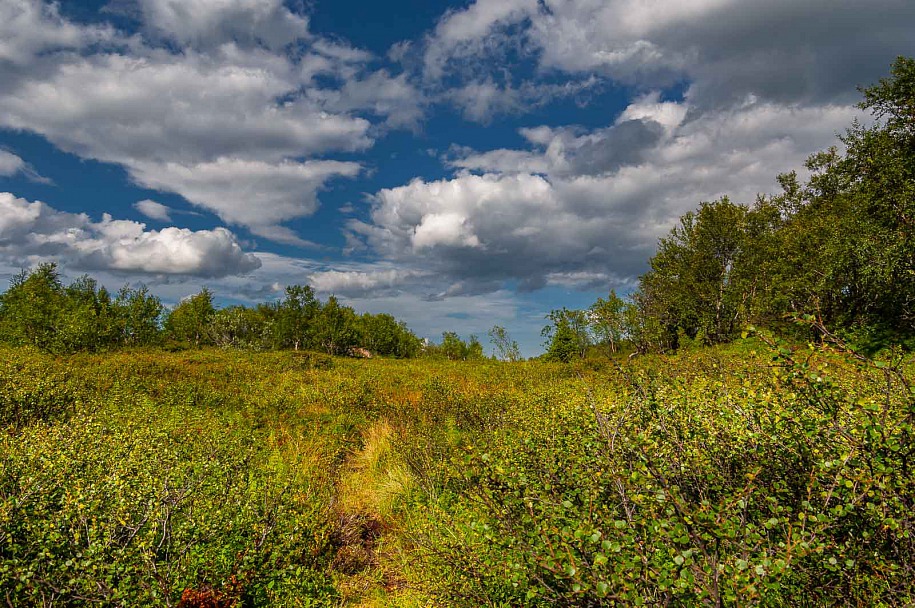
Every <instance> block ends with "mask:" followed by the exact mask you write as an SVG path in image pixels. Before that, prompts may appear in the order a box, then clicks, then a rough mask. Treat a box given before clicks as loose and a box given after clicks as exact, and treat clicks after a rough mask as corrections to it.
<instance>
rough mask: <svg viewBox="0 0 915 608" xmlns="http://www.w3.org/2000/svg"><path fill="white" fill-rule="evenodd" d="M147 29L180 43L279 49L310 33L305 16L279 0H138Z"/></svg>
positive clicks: (305, 37)
mask: <svg viewBox="0 0 915 608" xmlns="http://www.w3.org/2000/svg"><path fill="white" fill-rule="evenodd" d="M137 5H138V9H139V11H140V13H141V15H142V17H143V23H144V25H145V27H146V30H147V31H148V32H150V33H151V34H153V35H157V36H161V37H163V38H166V39H168V40H171V41H173V42H176V43H178V44H180V45H193V46H212V45H219V44H222V43H224V42H225V41H227V40H231V41H233V42H236V43H239V44H256V45H262V46H265V47H267V48H273V49H279V48H282V47H283V46H285V45H287V44H289V43H291V42H294V41H296V40H299V39H307V38H309V37H310V35H309V32H308V19H307V18H305V17H304V16H301V15H297V14H295V13H293V12H291V11H290V10H289V9H287V8H286V7H285V6H284V5H283V2H282V0H137Z"/></svg>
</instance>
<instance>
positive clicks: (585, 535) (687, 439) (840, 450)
mask: <svg viewBox="0 0 915 608" xmlns="http://www.w3.org/2000/svg"><path fill="white" fill-rule="evenodd" d="M773 348H774V349H775V350H774V353H775V359H774V361H773V363H774V366H773V365H772V364H767V363H766V361H765V360H760V361H758V363H756V364H755V365H753V364H751V365H749V366H748V365H745V364H743V363H741V362H740V361H739V360H738V359H736V358H734V357H733V356H729V357H727V358H724V357H721V356H717V355H715V354H714V353H699V354H697V355H688V356H687V355H684V356H683V357H688V358H681V359H663V360H656V361H651V362H646V365H645V366H642V367H639V368H630V369H621V370H619V373H618V374H616V375H614V376H612V377H611V378H608V379H607V380H600V379H598V378H593V379H591V381H590V382H588V383H587V384H584V383H581V382H563V383H561V384H559V385H555V384H554V385H552V386H540V387H538V388H537V389H535V391H534V392H533V393H532V394H530V396H529V397H528V399H526V400H525V401H524V402H522V403H516V404H514V405H513V407H512V408H511V409H510V410H509V412H510V415H509V418H508V420H507V421H506V423H505V424H504V425H501V426H500V427H498V428H496V429H495V430H494V431H493V432H492V433H489V434H485V435H483V436H481V437H477V438H475V439H474V441H473V444H472V445H469V446H467V447H466V448H465V450H464V453H463V455H461V456H457V457H456V458H455V459H454V460H453V461H452V463H451V464H450V465H449V467H448V470H449V471H450V472H451V473H450V474H451V477H450V478H446V481H445V482H443V484H442V488H444V489H440V490H439V493H438V494H437V495H436V494H430V495H429V496H427V497H424V499H423V502H422V503H421V504H422V513H425V517H417V518H416V520H414V527H413V528H412V532H411V533H412V534H413V535H414V536H413V542H414V543H415V544H416V546H417V547H419V550H420V551H421V552H423V555H424V556H425V558H426V559H427V560H428V562H427V564H426V566H425V567H426V572H425V575H424V580H425V581H426V585H428V588H429V590H430V591H431V592H432V593H434V594H436V595H439V596H440V597H441V598H442V599H443V601H444V602H445V603H446V604H448V605H466V606H475V605H544V606H548V605H549V606H552V605H582V606H594V605H619V604H623V605H646V604H660V605H682V606H696V605H711V606H719V605H793V604H794V602H795V600H796V599H797V598H799V597H803V598H806V599H808V600H809V601H810V602H812V603H814V604H816V605H839V604H843V605H844V604H846V603H851V604H862V605H906V604H908V603H911V602H912V601H913V600H915V586H913V580H915V579H913V578H912V571H911V567H912V566H911V564H912V563H913V562H912V558H913V557H915V539H913V537H912V534H911V526H912V524H913V523H915V522H913V519H912V518H913V516H912V513H913V511H912V510H911V508H912V506H913V497H915V473H913V471H912V470H911V467H908V466H907V465H906V462H907V459H908V458H909V457H910V455H911V451H912V447H911V444H910V440H911V435H912V432H913V426H912V423H913V416H915V393H913V392H912V391H911V389H910V388H909V387H908V382H909V381H908V380H907V379H906V378H905V377H903V376H901V375H894V374H890V375H889V376H887V375H884V373H883V370H885V369H886V368H885V367H884V368H878V367H875V366H873V365H870V364H866V363H865V364H859V363H857V362H853V361H849V360H846V359H844V358H843V357H841V356H840V357H835V356H832V355H830V354H828V353H825V352H822V351H818V350H811V351H810V352H809V353H807V355H806V356H804V355H803V354H802V353H792V352H791V351H790V350H788V349H786V348H785V347H784V346H781V345H774V346H773ZM557 429H562V432H557Z"/></svg>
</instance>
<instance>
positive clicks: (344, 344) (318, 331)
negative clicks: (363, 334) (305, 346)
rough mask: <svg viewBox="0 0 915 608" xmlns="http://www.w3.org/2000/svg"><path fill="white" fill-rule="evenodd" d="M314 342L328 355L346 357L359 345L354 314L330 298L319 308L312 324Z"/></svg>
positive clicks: (335, 299)
mask: <svg viewBox="0 0 915 608" xmlns="http://www.w3.org/2000/svg"><path fill="white" fill-rule="evenodd" d="M314 332H315V342H316V344H317V345H318V347H319V348H321V349H322V350H323V351H324V352H326V353H328V354H330V355H346V354H349V352H350V349H352V348H353V347H355V346H358V345H359V334H358V332H357V328H356V313H355V312H353V309H352V308H350V307H348V306H342V305H341V304H340V302H339V301H338V300H337V298H335V297H334V296H330V297H329V298H328V299H327V302H326V303H325V304H324V306H322V307H321V309H320V311H319V312H318V315H317V317H316V318H315V323H314Z"/></svg>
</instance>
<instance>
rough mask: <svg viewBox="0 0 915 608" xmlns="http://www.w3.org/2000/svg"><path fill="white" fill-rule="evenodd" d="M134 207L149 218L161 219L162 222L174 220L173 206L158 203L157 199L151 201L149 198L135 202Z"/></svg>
mask: <svg viewBox="0 0 915 608" xmlns="http://www.w3.org/2000/svg"><path fill="white" fill-rule="evenodd" d="M133 208H134V209H136V210H137V211H139V212H140V213H142V214H143V215H145V216H146V217H148V218H149V219H152V220H159V221H160V222H170V221H172V218H171V212H172V210H171V207H168V206H167V205H163V204H162V203H157V202H156V201H151V200H149V199H148V198H147V199H144V200H142V201H138V202H136V203H134V204H133Z"/></svg>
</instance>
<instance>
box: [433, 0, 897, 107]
mask: <svg viewBox="0 0 915 608" xmlns="http://www.w3.org/2000/svg"><path fill="white" fill-rule="evenodd" d="M913 20H915V6H913V5H912V3H911V2H904V1H901V0H875V1H874V2H869V3H866V4H865V3H860V2H841V3H835V2H830V1H829V0H815V1H812V2H801V3H798V2H794V1H793V0H774V1H772V2H755V3H754V2H745V1H743V0H690V1H682V2H669V1H666V0H651V1H648V2H645V1H643V0H609V1H606V0H543V1H542V2H535V1H524V0H514V1H512V2H503V1H502V0H476V1H475V2H473V3H472V4H471V5H469V6H468V7H467V8H465V9H464V10H462V11H454V12H449V13H448V14H446V15H445V16H444V17H443V18H442V20H441V21H440V22H439V24H438V26H437V27H436V29H435V30H434V31H433V32H432V33H431V34H430V36H429V38H428V39H427V42H426V51H425V57H426V66H427V68H426V69H427V72H428V73H432V74H434V75H440V74H441V73H444V72H447V71H448V70H451V71H457V72H460V71H461V69H462V65H465V64H467V63H468V62H469V61H474V62H475V63H474V65H480V60H481V59H482V58H486V57H490V58H493V57H503V56H504V51H505V47H506V46H512V45H521V47H522V55H528V56H535V57H536V61H537V64H538V65H539V67H540V68H541V69H542V70H559V71H561V72H565V73H569V74H576V73H594V74H600V75H603V76H605V77H608V78H610V79H612V80H615V81H617V82H624V83H628V84H635V85H637V86H641V87H645V86H654V87H665V86H668V85H671V84H674V83H676V82H678V81H688V82H689V83H691V85H692V88H691V90H690V95H691V97H692V99H693V101H694V102H695V103H696V104H697V105H701V106H712V107H714V106H718V105H721V104H730V103H733V102H734V101H735V100H741V99H743V98H745V97H746V96H747V95H751V94H752V95H756V96H757V97H762V98H765V99H766V100H769V101H777V102H780V103H797V102H805V103H817V102H820V103H822V102H826V101H836V100H848V99H850V98H851V97H852V96H853V95H854V89H855V86H857V85H861V84H868V83H869V79H870V78H871V77H872V75H873V74H879V73H881V72H882V71H884V70H885V69H886V66H887V65H888V64H889V63H890V61H892V59H893V58H894V57H895V56H896V55H897V54H899V53H908V54H911V53H912V52H913V50H915V41H913V38H912V36H911V35H910V31H911V24H912V22H913ZM507 27H513V28H515V31H514V35H513V36H506V35H505V29H506V28H507ZM502 67H503V66H500V67H499V69H502Z"/></svg>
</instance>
